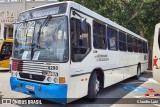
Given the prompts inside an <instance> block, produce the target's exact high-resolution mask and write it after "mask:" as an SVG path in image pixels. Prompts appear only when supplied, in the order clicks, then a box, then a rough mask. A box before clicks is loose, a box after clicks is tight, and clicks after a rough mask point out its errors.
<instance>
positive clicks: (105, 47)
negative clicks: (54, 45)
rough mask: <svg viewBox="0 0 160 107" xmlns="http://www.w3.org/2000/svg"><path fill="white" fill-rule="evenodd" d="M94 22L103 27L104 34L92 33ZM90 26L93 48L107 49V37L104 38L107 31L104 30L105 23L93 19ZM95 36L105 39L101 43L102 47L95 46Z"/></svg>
mask: <svg viewBox="0 0 160 107" xmlns="http://www.w3.org/2000/svg"><path fill="white" fill-rule="evenodd" d="M94 24H99V25H101V26H102V27H104V29H103V30H104V36H102V35H99V34H95V33H94ZM92 26H93V47H94V48H95V49H101V50H106V49H107V38H106V32H107V31H106V25H105V24H102V22H99V21H96V20H93V24H92ZM95 35H96V37H95ZM97 37H100V38H102V39H104V40H105V43H104V44H103V45H104V48H99V47H95V40H97Z"/></svg>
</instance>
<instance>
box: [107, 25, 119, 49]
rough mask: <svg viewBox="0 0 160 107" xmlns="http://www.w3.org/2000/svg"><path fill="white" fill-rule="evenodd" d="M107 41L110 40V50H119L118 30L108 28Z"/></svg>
mask: <svg viewBox="0 0 160 107" xmlns="http://www.w3.org/2000/svg"><path fill="white" fill-rule="evenodd" d="M107 39H108V49H109V50H117V49H118V45H117V30H116V29H113V28H110V27H107Z"/></svg>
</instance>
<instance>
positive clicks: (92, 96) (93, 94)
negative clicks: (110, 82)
mask: <svg viewBox="0 0 160 107" xmlns="http://www.w3.org/2000/svg"><path fill="white" fill-rule="evenodd" d="M99 84H100V82H99V80H98V78H97V73H96V72H93V73H92V74H91V77H90V79H89V85H88V98H89V100H90V101H95V100H96V98H97V93H98V91H99V87H100V86H99Z"/></svg>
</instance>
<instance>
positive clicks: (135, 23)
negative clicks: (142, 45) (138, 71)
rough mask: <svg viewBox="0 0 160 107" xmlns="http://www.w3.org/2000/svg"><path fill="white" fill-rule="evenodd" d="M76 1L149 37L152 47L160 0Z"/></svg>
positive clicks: (159, 17) (159, 18)
mask: <svg viewBox="0 0 160 107" xmlns="http://www.w3.org/2000/svg"><path fill="white" fill-rule="evenodd" d="M60 1H63V0H60ZM74 1H75V2H77V3H79V4H81V5H83V6H85V7H87V8H89V9H91V10H93V11H95V12H96V13H99V14H101V15H102V16H104V17H106V18H109V19H110V20H112V21H114V22H116V23H118V24H120V25H122V26H123V27H126V28H127V29H129V30H131V31H133V32H135V33H137V34H138V35H141V36H142V37H144V38H146V39H148V41H149V44H150V48H152V47H151V46H152V43H153V35H154V27H155V24H156V23H158V22H160V7H159V6H160V0H74Z"/></svg>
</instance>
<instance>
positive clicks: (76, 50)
mask: <svg viewBox="0 0 160 107" xmlns="http://www.w3.org/2000/svg"><path fill="white" fill-rule="evenodd" d="M90 29H91V28H90V26H89V24H88V23H87V30H86V32H85V33H84V32H83V33H82V31H81V24H80V20H79V19H75V18H72V19H71V31H70V34H71V47H72V61H74V62H79V61H82V60H83V59H84V58H85V56H86V54H87V53H88V52H89V50H90Z"/></svg>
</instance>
